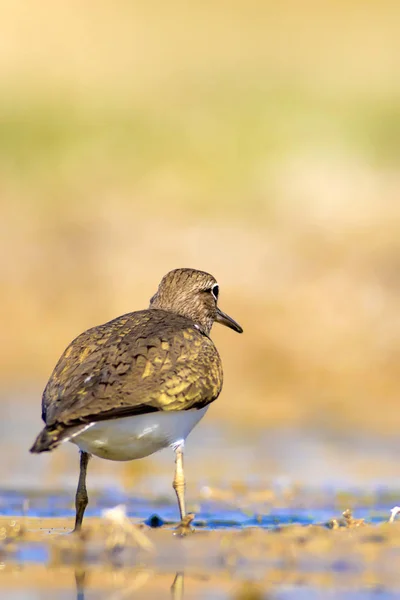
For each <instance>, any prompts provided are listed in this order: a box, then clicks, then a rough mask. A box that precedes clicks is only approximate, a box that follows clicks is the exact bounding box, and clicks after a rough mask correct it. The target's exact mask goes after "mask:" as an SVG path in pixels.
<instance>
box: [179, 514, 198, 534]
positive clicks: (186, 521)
mask: <svg viewBox="0 0 400 600" xmlns="http://www.w3.org/2000/svg"><path fill="white" fill-rule="evenodd" d="M194 517H195V515H194V514H193V513H189V514H188V515H186V516H185V517H183V519H182V521H181V522H180V523H179V525H178V527H177V528H176V529H175V535H179V536H180V537H184V536H185V535H188V534H189V533H193V532H194V530H195V529H194V527H192V525H191V524H192V521H194Z"/></svg>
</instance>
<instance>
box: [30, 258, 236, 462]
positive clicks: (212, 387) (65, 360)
mask: <svg viewBox="0 0 400 600" xmlns="http://www.w3.org/2000/svg"><path fill="white" fill-rule="evenodd" d="M217 288H218V286H217V284H216V281H215V279H214V278H213V277H212V276H211V275H209V274H208V273H204V272H202V271H196V270H193V269H177V270H175V271H171V272H170V273H168V274H167V275H166V276H165V277H164V278H163V280H162V281H161V284H160V286H159V289H158V291H157V293H156V294H155V295H154V296H153V298H152V299H151V301H150V307H149V309H147V310H142V311H138V312H133V313H129V314H127V315H123V316H121V317H118V318H117V319H114V320H112V321H110V322H108V323H105V324H104V325H100V326H98V327H94V328H92V329H89V330H88V331H85V332H84V333H82V334H81V335H80V336H78V337H77V338H76V339H75V340H74V341H73V342H72V343H71V344H70V345H69V346H68V348H67V349H66V350H65V352H64V354H63V355H62V356H61V358H60V360H59V361H58V363H57V365H56V367H55V369H54V371H53V373H52V375H51V377H50V380H49V382H48V384H47V386H46V388H45V391H44V393H43V399H42V417H43V420H44V421H45V423H46V427H45V429H44V430H43V431H42V432H41V434H39V436H38V438H37V439H36V441H35V444H34V445H33V447H32V449H31V451H32V452H42V451H46V450H51V449H53V448H54V447H56V446H57V445H58V444H59V443H60V442H61V441H62V440H63V439H64V437H65V436H66V435H68V432H69V431H70V430H71V428H73V427H76V426H78V425H81V424H84V423H92V422H96V421H101V420H107V419H115V418H119V417H126V416H132V415H139V414H144V413H150V412H152V411H181V410H188V409H193V408H197V409H200V408H202V407H204V406H206V405H207V404H209V403H210V402H212V401H213V400H215V399H216V398H217V397H218V395H219V393H220V391H221V388H222V381H223V374H222V365H221V360H220V357H219V354H218V352H217V349H216V348H215V346H214V343H213V342H212V340H211V339H210V337H209V333H210V330H211V327H212V324H213V322H214V321H219V322H221V323H223V324H225V325H228V326H229V327H232V328H233V329H236V331H241V328H240V326H239V325H237V323H235V322H234V321H233V320H232V319H230V317H228V316H227V315H225V314H224V313H222V311H220V310H219V309H218V308H217V302H216V300H217V296H218V290H217ZM213 290H214V291H213Z"/></svg>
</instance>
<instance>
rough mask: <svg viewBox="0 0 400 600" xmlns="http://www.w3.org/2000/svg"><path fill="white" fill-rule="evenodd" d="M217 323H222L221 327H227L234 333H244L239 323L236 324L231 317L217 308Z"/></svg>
mask: <svg viewBox="0 0 400 600" xmlns="http://www.w3.org/2000/svg"><path fill="white" fill-rule="evenodd" d="M215 320H216V322H217V323H221V325H225V327H229V328H230V329H233V331H237V332H238V333H243V329H242V328H241V327H240V325H239V323H236V321H234V320H233V319H232V318H231V317H229V316H228V315H226V314H225V313H224V312H222V310H221V309H220V308H218V307H217V316H216V318H215Z"/></svg>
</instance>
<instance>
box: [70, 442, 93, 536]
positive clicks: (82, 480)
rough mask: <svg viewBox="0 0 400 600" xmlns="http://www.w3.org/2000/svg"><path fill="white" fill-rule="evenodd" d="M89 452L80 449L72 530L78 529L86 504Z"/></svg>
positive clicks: (87, 500) (80, 525)
mask: <svg viewBox="0 0 400 600" xmlns="http://www.w3.org/2000/svg"><path fill="white" fill-rule="evenodd" d="M89 458H90V454H88V453H87V452H83V450H81V457H80V471H79V481H78V487H77V490H76V496H75V509H76V516H75V528H74V531H79V530H80V529H81V527H82V521H83V515H84V512H85V509H86V507H87V505H88V502H89V499H88V495H87V490H86V471H87V466H88V462H89Z"/></svg>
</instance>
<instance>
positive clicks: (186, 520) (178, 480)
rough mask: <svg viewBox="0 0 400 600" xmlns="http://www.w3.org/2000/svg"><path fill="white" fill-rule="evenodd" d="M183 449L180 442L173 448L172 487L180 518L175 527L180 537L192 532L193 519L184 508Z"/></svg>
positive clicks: (182, 444)
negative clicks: (173, 470) (173, 469)
mask: <svg viewBox="0 0 400 600" xmlns="http://www.w3.org/2000/svg"><path fill="white" fill-rule="evenodd" d="M183 448H184V442H183V441H182V442H180V443H179V444H177V445H176V446H175V477H174V481H173V483H172V487H173V488H174V490H175V493H176V497H177V498H178V505H179V513H180V517H181V522H180V524H179V525H178V527H177V532H178V533H179V534H180V535H185V534H186V533H188V532H190V531H192V528H191V527H190V523H191V522H192V521H193V519H194V515H191V514H190V515H187V514H186V508H185V487H186V484H185V473H184V470H183Z"/></svg>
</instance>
